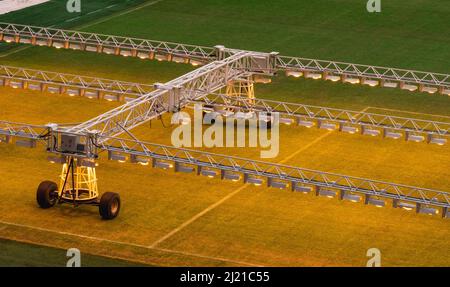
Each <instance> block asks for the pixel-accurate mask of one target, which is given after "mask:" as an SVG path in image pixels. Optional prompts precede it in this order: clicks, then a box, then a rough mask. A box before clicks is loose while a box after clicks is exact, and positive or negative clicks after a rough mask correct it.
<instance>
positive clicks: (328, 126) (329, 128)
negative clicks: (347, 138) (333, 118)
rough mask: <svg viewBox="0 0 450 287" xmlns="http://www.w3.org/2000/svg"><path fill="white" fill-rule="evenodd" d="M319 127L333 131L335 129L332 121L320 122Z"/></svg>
mask: <svg viewBox="0 0 450 287" xmlns="http://www.w3.org/2000/svg"><path fill="white" fill-rule="evenodd" d="M320 128H321V129H324V130H329V131H334V130H336V124H332V123H321V124H320Z"/></svg>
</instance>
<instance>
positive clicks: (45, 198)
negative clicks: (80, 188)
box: [36, 180, 58, 208]
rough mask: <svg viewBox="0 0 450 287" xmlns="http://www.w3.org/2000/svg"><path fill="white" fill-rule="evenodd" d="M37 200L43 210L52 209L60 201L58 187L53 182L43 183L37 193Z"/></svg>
mask: <svg viewBox="0 0 450 287" xmlns="http://www.w3.org/2000/svg"><path fill="white" fill-rule="evenodd" d="M36 200H37V203H38V204H39V206H40V207H41V208H50V207H52V206H54V205H55V203H56V201H57V200H58V186H57V185H56V183H54V182H53V181H48V180H46V181H43V182H41V184H39V187H38V189H37V192H36Z"/></svg>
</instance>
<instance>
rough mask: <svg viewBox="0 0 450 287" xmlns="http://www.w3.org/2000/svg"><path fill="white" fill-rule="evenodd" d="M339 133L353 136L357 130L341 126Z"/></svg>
mask: <svg viewBox="0 0 450 287" xmlns="http://www.w3.org/2000/svg"><path fill="white" fill-rule="evenodd" d="M341 131H343V132H346V133H349V134H355V133H357V132H358V128H357V127H352V126H343V127H342V129H341Z"/></svg>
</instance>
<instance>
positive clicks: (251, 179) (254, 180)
mask: <svg viewBox="0 0 450 287" xmlns="http://www.w3.org/2000/svg"><path fill="white" fill-rule="evenodd" d="M247 182H248V183H251V184H253V185H255V186H260V185H262V184H263V180H262V179H261V178H258V177H251V176H249V177H248V178H247Z"/></svg>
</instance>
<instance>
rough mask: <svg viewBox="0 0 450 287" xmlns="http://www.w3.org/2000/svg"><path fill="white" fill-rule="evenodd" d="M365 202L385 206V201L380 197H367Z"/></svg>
mask: <svg viewBox="0 0 450 287" xmlns="http://www.w3.org/2000/svg"><path fill="white" fill-rule="evenodd" d="M367 204H370V205H374V206H376V207H385V206H386V201H384V200H382V199H376V198H369V199H367Z"/></svg>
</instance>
